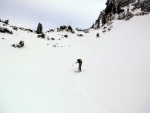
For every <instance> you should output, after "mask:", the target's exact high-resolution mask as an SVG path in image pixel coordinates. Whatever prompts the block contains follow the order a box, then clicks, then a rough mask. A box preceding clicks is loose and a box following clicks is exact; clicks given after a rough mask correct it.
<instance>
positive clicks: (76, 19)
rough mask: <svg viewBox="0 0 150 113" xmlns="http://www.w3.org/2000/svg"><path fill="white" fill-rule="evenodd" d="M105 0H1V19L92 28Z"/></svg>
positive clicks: (27, 24)
mask: <svg viewBox="0 0 150 113" xmlns="http://www.w3.org/2000/svg"><path fill="white" fill-rule="evenodd" d="M105 2H106V0H32V1H31V0H0V14H1V17H0V18H1V19H2V20H6V19H9V21H10V24H14V25H16V26H21V27H26V28H31V29H36V27H37V24H38V23H39V22H40V23H42V25H43V28H44V30H48V29H49V28H55V27H59V26H60V25H69V24H70V22H71V25H72V26H73V27H78V28H89V27H91V25H92V24H93V23H94V21H95V20H96V19H97V18H98V16H99V13H100V11H102V10H103V9H104V8H105Z"/></svg>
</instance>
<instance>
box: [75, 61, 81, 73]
mask: <svg viewBox="0 0 150 113" xmlns="http://www.w3.org/2000/svg"><path fill="white" fill-rule="evenodd" d="M76 63H79V68H78V70H79V72H81V66H82V60H81V59H77V62H76ZM76 63H75V64H76Z"/></svg>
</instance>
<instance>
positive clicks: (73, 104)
mask: <svg viewBox="0 0 150 113" xmlns="http://www.w3.org/2000/svg"><path fill="white" fill-rule="evenodd" d="M149 20H150V15H146V16H143V17H136V18H133V19H132V20H130V21H126V22H125V21H117V20H116V21H114V24H113V25H114V28H113V29H112V31H111V32H107V33H106V34H103V33H102V31H101V30H95V31H90V33H82V32H77V31H76V33H75V34H71V33H68V32H53V33H47V34H46V37H49V38H52V37H53V38H55V40H47V38H46V39H41V38H37V35H36V34H34V33H27V32H25V31H21V30H18V31H13V35H10V34H3V33H0V112H1V113H149V112H150V90H149V89H150V70H149V67H150V59H149V58H150V51H149V49H150V44H149V43H150V38H149V36H150V32H149V25H150V22H149ZM1 26H2V24H1ZM7 28H8V29H10V30H11V28H9V26H7ZM78 33H79V34H80V33H82V34H83V35H84V36H83V37H78V36H77V34H78ZM97 33H100V38H96V34H97ZM65 34H68V36H69V37H68V38H62V36H61V35H65ZM2 38H4V39H2ZM20 40H24V41H25V46H24V47H23V48H13V47H11V44H14V43H18V42H19V41H20ZM53 45H56V47H53ZM78 58H81V59H82V60H83V66H82V72H81V73H75V72H74V71H76V70H77V68H78V65H77V64H76V65H73V64H74V63H75V62H76V59H78Z"/></svg>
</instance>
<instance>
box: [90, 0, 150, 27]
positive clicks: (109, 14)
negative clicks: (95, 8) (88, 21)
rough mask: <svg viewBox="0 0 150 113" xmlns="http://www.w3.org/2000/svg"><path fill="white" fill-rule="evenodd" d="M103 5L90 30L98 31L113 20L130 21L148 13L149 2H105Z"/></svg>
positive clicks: (125, 0) (135, 0)
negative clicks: (104, 6) (103, 7)
mask: <svg viewBox="0 0 150 113" xmlns="http://www.w3.org/2000/svg"><path fill="white" fill-rule="evenodd" d="M105 5H106V8H105V9H104V10H103V11H101V12H100V15H99V16H98V19H97V20H96V21H95V22H94V24H93V25H92V26H91V28H94V29H100V28H101V27H103V26H104V25H105V24H107V23H109V22H111V23H112V21H113V20H115V19H117V20H130V19H131V18H132V17H134V16H142V15H146V14H149V13H150V0H107V1H106V4H105Z"/></svg>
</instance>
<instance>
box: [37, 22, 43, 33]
mask: <svg viewBox="0 0 150 113" xmlns="http://www.w3.org/2000/svg"><path fill="white" fill-rule="evenodd" d="M36 33H37V34H41V33H43V26H42V24H41V23H39V24H38V26H37V30H36Z"/></svg>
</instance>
